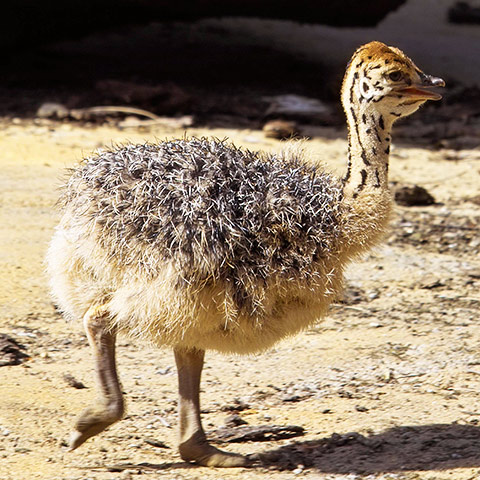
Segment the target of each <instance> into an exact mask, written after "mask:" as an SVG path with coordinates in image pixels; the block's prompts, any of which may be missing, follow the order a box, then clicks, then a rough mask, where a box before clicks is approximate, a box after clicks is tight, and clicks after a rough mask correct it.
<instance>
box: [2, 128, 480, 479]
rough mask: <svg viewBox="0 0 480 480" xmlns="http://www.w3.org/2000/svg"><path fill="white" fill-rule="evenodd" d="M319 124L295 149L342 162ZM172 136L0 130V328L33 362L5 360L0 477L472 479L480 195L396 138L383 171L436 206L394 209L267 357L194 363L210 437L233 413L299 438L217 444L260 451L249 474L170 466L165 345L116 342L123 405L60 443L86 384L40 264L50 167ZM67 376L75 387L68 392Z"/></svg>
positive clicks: (50, 224)
mask: <svg viewBox="0 0 480 480" xmlns="http://www.w3.org/2000/svg"><path fill="white" fill-rule="evenodd" d="M187 133H188V134H197V135H202V134H208V135H215V136H217V137H224V136H228V137H229V138H230V139H232V140H233V141H235V142H236V143H237V144H240V145H243V146H245V147H247V148H250V149H278V148H279V146H280V142H278V141H276V140H266V139H265V137H264V136H263V134H262V132H260V131H255V130H209V131H205V130H200V131H199V130H194V129H191V130H188V132H187ZM317 134H318V136H314V137H313V139H312V140H310V141H309V142H307V143H308V147H309V148H310V149H311V151H312V152H313V154H314V155H316V156H318V157H319V158H321V159H324V160H325V162H326V163H327V165H328V168H330V169H332V170H334V171H337V172H340V171H341V170H342V169H343V168H344V161H345V157H346V142H345V140H344V135H345V133H344V132H343V131H338V132H337V131H335V130H330V129H324V130H319V131H318V132H317ZM179 135H183V131H180V130H174V129H165V128H163V129H161V128H151V129H149V130H144V131H135V130H128V131H122V130H119V129H116V128H111V127H101V126H100V127H82V126H79V125H78V126H77V125H74V124H69V123H64V124H62V123H48V124H44V125H42V124H35V123H34V122H31V121H24V122H21V123H20V124H18V125H12V124H10V125H6V124H5V125H2V126H1V128H0V145H1V155H0V164H1V172H2V173H1V176H0V226H1V227H0V245H1V248H0V276H1V284H2V288H1V290H0V319H1V320H0V322H1V330H0V333H6V334H9V335H11V336H12V337H14V338H15V339H16V340H18V341H19V342H21V343H22V344H23V345H24V346H25V347H26V349H27V353H28V354H29V355H30V359H29V360H28V361H26V362H24V363H23V364H22V365H16V366H6V367H2V368H0V479H2V480H7V479H8V480H10V479H11V480H13V479H15V480H27V479H28V480H30V479H48V480H54V479H69V480H73V479H79V480H80V479H102V480H103V479H109V480H113V479H133V478H135V479H137V478H144V477H146V478H165V479H172V480H173V479H178V480H180V479H231V480H235V479H240V478H242V479H257V478H268V479H272V480H280V479H282V480H283V479H290V478H297V477H298V478H303V477H304V478H311V479H324V478H325V479H349V480H352V479H366V478H368V479H376V478H387V479H414V478H415V479H416V478H421V479H459V480H466V479H474V478H480V429H479V428H478V427H477V424H478V421H479V418H480V417H479V415H480V395H479V391H480V388H479V387H480V353H479V349H478V344H479V342H480V331H479V329H478V325H477V319H478V311H479V304H480V295H479V293H478V288H479V286H480V261H479V259H478V252H479V248H480V241H479V237H478V223H479V219H480V214H479V210H478V205H476V204H475V203H473V202H472V201H470V200H471V199H472V198H473V197H475V196H476V195H478V188H479V185H480V154H479V152H478V150H463V151H461V152H453V153H452V151H446V150H432V149H428V148H419V147H414V146H412V145H406V144H398V145H397V144H396V145H395V148H394V149H393V153H392V158H391V172H392V173H391V179H392V180H393V181H397V182H400V183H417V184H419V185H423V186H425V187H426V188H427V189H428V190H429V191H430V193H432V194H433V196H434V197H435V199H436V201H437V203H436V204H435V205H431V206H427V207H400V206H398V207H397V216H396V218H395V220H394V223H393V225H392V233H391V235H390V236H389V238H388V239H387V241H386V242H385V244H384V246H382V247H381V248H378V249H377V250H376V251H374V252H373V253H371V254H370V255H369V256H368V257H367V258H366V259H365V260H364V261H362V262H360V263H358V264H357V265H355V266H353V267H352V268H350V269H349V271H348V279H349V280H348V288H347V292H346V296H345V301H344V303H342V304H339V305H335V306H334V307H333V308H332V310H331V315H330V316H329V317H328V318H327V319H325V320H324V321H323V322H321V323H319V325H318V326H317V327H316V328H313V329H311V330H309V331H307V332H305V333H303V334H302V335H299V336H297V337H295V338H293V339H291V340H289V341H285V342H283V343H281V344H279V345H278V346H277V347H276V348H275V349H274V350H272V351H269V352H267V353H265V354H262V355H258V356H252V357H224V356H220V355H217V354H214V353H209V354H208V356H207V364H206V368H205V371H204V377H203V393H202V395H203V409H204V413H203V419H204V424H205V426H206V428H207V429H208V430H209V431H213V430H215V429H217V428H219V427H221V426H222V425H223V423H224V421H225V418H226V417H228V416H229V415H231V413H232V411H237V412H238V414H239V415H240V416H241V417H242V418H243V419H244V420H245V421H246V422H248V423H249V424H250V425H298V426H301V427H303V428H304V429H305V433H304V435H303V436H300V437H296V438H290V439H280V440H274V439H270V440H266V441H264V442H240V443H235V444H230V445H226V446H223V447H222V448H226V449H229V450H231V451H237V452H245V453H252V452H263V453H264V454H265V455H264V460H263V464H262V465H259V466H257V467H254V468H251V469H232V470H210V469H206V468H202V467H196V466H192V465H188V464H185V463H182V461H181V459H180V457H179V456H178V454H177V452H176V448H175V443H176V423H177V420H176V372H175V366H174V361H173V356H172V354H171V352H170V351H168V350H155V349H151V348H149V347H148V346H146V345H138V344H134V343H131V342H130V341H129V340H128V339H120V347H119V351H118V363H119V370H120V374H121V378H122V382H123V387H124V391H125V393H126V398H127V402H128V414H127V416H126V418H125V419H124V420H123V421H122V422H119V423H118V424H116V425H114V426H113V427H111V428H110V429H109V430H108V431H107V432H105V433H103V434H102V435H100V436H98V437H96V438H94V439H91V440H90V441H89V442H87V443H86V444H85V445H83V446H82V447H81V448H80V449H78V450H77V451H75V452H73V453H68V452H66V443H65V440H66V438H68V432H69V429H70V426H71V425H72V422H73V421H74V418H75V417H76V415H77V414H78V412H79V411H80V410H81V409H82V408H83V407H84V406H85V405H87V404H88V402H89V401H90V399H92V398H93V397H94V383H93V378H92V371H91V364H90V362H89V351H88V346H87V343H86V338H85V335H84V333H83V331H82V328H81V325H80V324H69V323H66V322H65V321H64V320H63V319H62V318H61V316H60V315H59V314H58V313H57V312H56V310H55V308H54V306H53V305H52V303H51V301H50V299H49V296H48V288H47V279H46V278H45V275H44V271H43V264H42V262H43V258H44V254H45V250H46V246H47V243H48V241H49V238H50V237H51V235H52V231H53V228H54V226H55V223H56V221H57V219H58V215H57V212H56V210H55V208H54V203H55V200H56V197H57V187H58V185H59V184H60V183H61V181H62V175H63V170H64V168H65V167H68V166H71V165H72V164H74V163H75V162H77V161H78V160H80V158H82V156H83V155H85V154H88V152H90V151H92V150H93V149H95V148H97V147H99V146H102V145H105V144H107V145H109V144H111V143H112V142H113V143H116V142H125V141H133V142H137V141H142V142H143V141H144V140H155V139H156V138H165V137H171V136H179ZM452 158H453V159H452ZM65 374H69V375H71V376H73V377H74V378H75V379H76V380H78V381H80V382H83V384H84V385H85V386H86V387H87V388H84V389H75V388H73V387H72V386H71V385H69V384H68V382H67V381H66V380H65V377H64V375H65ZM152 440H155V441H161V442H163V446H162V444H161V443H160V444H157V445H159V446H155V445H152ZM149 442H150V443H149ZM153 443H155V442H153Z"/></svg>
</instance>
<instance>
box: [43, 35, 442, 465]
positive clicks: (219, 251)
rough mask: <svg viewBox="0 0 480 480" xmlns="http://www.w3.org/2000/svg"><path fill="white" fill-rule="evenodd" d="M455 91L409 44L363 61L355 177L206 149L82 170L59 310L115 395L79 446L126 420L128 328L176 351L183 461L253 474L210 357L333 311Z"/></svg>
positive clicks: (72, 195) (54, 264) (102, 403)
mask: <svg viewBox="0 0 480 480" xmlns="http://www.w3.org/2000/svg"><path fill="white" fill-rule="evenodd" d="M439 85H443V81H442V80H440V79H435V78H433V77H429V76H427V75H425V74H424V73H423V72H421V71H420V70H419V69H418V68H417V67H416V66H415V65H414V64H413V62H412V61H411V60H410V59H409V58H408V57H406V56H405V55H404V54H403V53H402V52H401V51H400V50H398V49H396V48H393V47H387V46H386V45H384V44H382V43H380V42H372V43H370V44H367V45H364V46H363V47H361V48H360V49H358V50H357V52H355V54H354V56H353V58H352V60H351V62H350V63H349V66H348V68H347V72H346V74H345V79H344V82H343V87H342V103H343V106H344V109H345V112H346V115H347V122H348V127H349V163H348V169H347V174H346V175H345V177H344V178H343V179H336V178H334V177H333V176H331V175H330V174H327V173H325V172H324V171H323V170H322V169H321V168H320V167H319V166H317V165H314V164H312V163H311V162H309V161H308V159H306V158H305V157H304V155H303V154H302V153H301V151H300V150H299V149H298V148H295V147H291V148H289V149H287V150H286V151H285V153H283V154H281V155H271V154H260V153H252V152H249V151H247V150H242V149H238V148H236V147H234V146H233V145H231V144H229V143H227V142H226V141H217V140H214V139H206V138H202V139H198V138H191V139H183V140H172V141H166V142H161V143H158V144H155V145H153V144H145V145H128V146H125V147H122V148H119V149H116V150H110V151H101V152H98V153H97V154H96V155H94V156H92V157H90V158H87V159H86V160H85V161H84V162H83V163H82V164H81V165H79V166H78V167H77V168H75V169H74V170H73V172H72V174H71V177H70V180H69V182H68V184H67V186H66V187H65V189H64V192H63V196H62V202H61V204H62V207H63V211H64V214H63V217H62V220H61V221H60V224H59V226H58V228H57V231H56V233H55V235H54V238H53V240H52V243H51V245H50V249H49V254H48V265H49V271H50V274H51V278H52V290H53V294H54V297H55V299H56V301H57V302H58V304H59V306H60V307H61V309H62V310H63V311H64V312H65V313H66V314H67V315H69V316H70V317H73V318H82V317H83V319H84V324H85V328H86V331H87V335H88V338H89V341H90V344H91V346H92V349H93V352H94V358H95V365H96V369H97V378H98V382H99V391H100V398H99V400H98V401H97V403H95V404H94V405H92V407H90V408H88V409H87V410H86V411H85V412H84V413H83V414H82V416H81V417H80V419H79V420H78V421H77V424H76V429H75V431H74V433H73V435H72V438H71V443H70V445H71V448H72V449H73V448H76V447H78V446H79V445H81V444H82V443H83V442H84V441H85V440H87V439H88V438H89V437H91V436H93V435H96V434H97V433H99V432H101V431H102V430H104V429H105V428H107V427H108V425H110V424H111V423H113V422H115V421H116V420H118V419H119V418H121V416H122V414H123V410H124V407H123V399H122V393H121V389H120V386H119V382H118V378H117V374H116V369H115V355H114V352H115V351H114V346H115V335H116V333H117V332H124V333H126V334H127V335H130V336H132V337H138V338H141V339H144V340H147V341H150V342H153V343H156V344H159V345H170V346H172V347H173V348H174V351H175V358H176V362H177V368H178V375H179V393H180V403H179V415H180V447H179V448H180V453H181V456H182V458H183V459H184V460H187V461H195V462H197V463H200V464H203V465H211V466H239V465H244V464H245V463H246V459H245V458H244V457H240V456H238V455H233V454H228V453H225V452H221V451H219V450H217V449H215V448H214V447H212V446H210V445H209V444H208V443H207V441H206V438H205V434H204V432H203V429H202V426H201V422H200V402H199V384H200V374H201V370H202V365H203V355H204V351H205V350H206V349H216V350H219V351H224V352H237V353H248V352H254V351H258V350H262V349H265V348H268V347H269V346H271V345H272V344H274V343H275V342H276V341H278V340H280V339H281V338H284V337H286V336H288V335H292V334H294V333H296V332H298V331H300V330H302V329H304V328H307V327H308V326H309V325H311V324H312V323H313V322H315V321H316V320H318V319H319V318H321V317H322V316H324V315H325V313H326V310H327V308H328V305H329V304H330V303H331V302H332V300H333V299H334V298H335V296H336V295H337V294H338V293H339V291H340V290H341V285H342V272H343V268H344V266H345V265H346V264H347V263H348V261H349V260H351V259H353V258H354V257H356V256H357V255H358V254H359V253H362V252H364V251H365V250H367V249H368V248H369V247H371V246H372V245H374V244H375V243H377V242H378V241H379V239H380V238H381V236H382V235H383V233H384V231H385V229H386V226H387V223H388V219H389V215H390V211H391V195H390V192H389V190H388V154H389V151H390V142H391V128H392V125H393V122H394V121H395V120H396V119H397V118H399V117H401V116H406V115H409V114H411V113H412V112H414V111H415V110H416V109H417V108H418V107H419V106H420V105H421V104H422V103H424V102H425V101H426V100H428V99H438V98H439V95H437V94H435V93H433V92H431V90H429V88H430V87H431V86H439Z"/></svg>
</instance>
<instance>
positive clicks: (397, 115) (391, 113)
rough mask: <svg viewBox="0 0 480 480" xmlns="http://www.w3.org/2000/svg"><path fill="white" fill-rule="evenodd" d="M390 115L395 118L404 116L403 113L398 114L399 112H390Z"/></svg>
mask: <svg viewBox="0 0 480 480" xmlns="http://www.w3.org/2000/svg"><path fill="white" fill-rule="evenodd" d="M390 115H393V116H394V117H401V116H402V114H401V113H397V112H390Z"/></svg>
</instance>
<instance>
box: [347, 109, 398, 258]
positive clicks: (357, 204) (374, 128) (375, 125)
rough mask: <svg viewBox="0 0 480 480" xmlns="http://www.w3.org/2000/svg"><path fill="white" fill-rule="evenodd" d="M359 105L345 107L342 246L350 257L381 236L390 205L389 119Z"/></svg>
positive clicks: (390, 124)
mask: <svg viewBox="0 0 480 480" xmlns="http://www.w3.org/2000/svg"><path fill="white" fill-rule="evenodd" d="M365 103H366V102H364V104H363V105H365ZM363 105H362V104H360V105H357V108H355V107H354V106H353V105H352V106H351V107H350V106H347V108H345V110H346V112H347V122H348V127H349V135H348V169H347V173H346V175H345V177H344V178H343V208H344V217H343V220H344V228H343V235H344V237H343V242H342V245H343V247H342V249H343V254H345V255H346V256H347V257H350V258H351V257H353V256H355V255H357V254H359V253H362V252H363V251H365V250H367V249H368V248H370V247H372V246H373V245H375V244H376V243H378V241H379V240H380V239H381V238H382V237H383V234H384V232H385V231H386V229H387V225H388V221H389V218H390V213H391V206H392V200H391V194H390V190H389V188H388V157H389V153H390V142H391V129H392V121H391V120H390V121H387V119H385V118H384V117H382V116H381V115H380V114H379V113H378V112H375V111H372V110H370V111H369V109H368V107H369V106H371V104H368V103H367V104H366V105H365V106H363ZM362 106H363V108H362Z"/></svg>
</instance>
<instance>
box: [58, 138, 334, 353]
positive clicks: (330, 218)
mask: <svg viewBox="0 0 480 480" xmlns="http://www.w3.org/2000/svg"><path fill="white" fill-rule="evenodd" d="M341 196H342V185H341V182H339V181H338V180H337V179H335V178H334V177H332V176H331V175H329V174H325V173H324V172H323V171H322V170H321V169H320V168H319V167H317V166H314V165H308V164H307V163H306V162H305V159H304V158H302V152H301V150H300V149H296V148H293V149H289V150H287V151H286V152H284V153H283V154H279V155H266V154H258V153H252V152H249V151H244V150H241V149H238V148H235V147H234V146H233V145H231V144H228V143H227V142H226V141H218V140H215V139H206V138H203V139H198V138H191V139H182V140H173V141H168V142H162V143H160V144H157V145H152V144H145V145H129V146H125V147H123V148H121V149H117V150H113V151H104V152H101V153H99V154H98V155H96V156H93V157H90V158H88V159H86V160H85V161H84V162H83V163H82V164H81V165H80V166H79V167H78V168H77V169H75V170H74V172H73V174H72V176H71V178H70V180H69V182H68V184H67V185H66V187H65V189H64V192H63V197H62V203H63V205H64V208H65V210H66V213H65V215H64V217H63V220H62V222H61V224H60V226H59V227H58V228H57V231H56V234H55V237H54V240H53V242H52V244H51V252H52V254H51V255H50V265H51V266H53V268H52V270H53V271H54V272H59V271H61V272H62V273H61V274H60V275H58V274H57V275H55V274H54V275H52V278H53V282H52V286H53V291H54V293H55V296H56V299H57V301H58V303H59V305H60V306H61V307H62V309H63V310H64V311H65V312H67V313H68V314H69V316H70V317H72V318H80V317H82V316H83V315H84V313H85V312H86V311H87V310H88V308H89V307H90V306H91V305H92V304H105V303H108V305H109V312H110V317H111V322H112V326H115V327H117V328H118V329H119V330H121V331H125V332H126V333H129V334H131V335H134V336H136V337H141V338H143V339H146V340H148V341H152V342H154V343H156V344H164V345H171V346H175V345H182V346H185V347H196V348H203V349H216V350H220V351H225V352H236V353H246V352H254V351H257V350H262V349H265V348H268V347H269V346H271V345H272V344H273V343H274V342H275V341H277V340H278V339H279V338H282V337H285V336H287V335H291V334H293V333H296V332H298V331H299V330H301V329H302V328H305V327H307V326H308V325H309V324H311V323H312V322H313V321H315V320H316V319H317V318H319V317H321V316H323V315H324V314H325V311H326V308H327V307H328V304H329V303H330V302H331V301H332V299H333V298H334V295H335V294H336V293H337V292H338V290H339V288H340V283H341V278H342V268H341V267H340V266H339V265H338V263H339V242H340V240H341V235H340V232H341V231H342V226H341V223H340V222H341V218H342V211H341ZM59 252H62V253H63V254H62V255H59ZM65 288H67V289H68V293H67V294H65ZM86 292H88V294H87V293H86Z"/></svg>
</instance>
